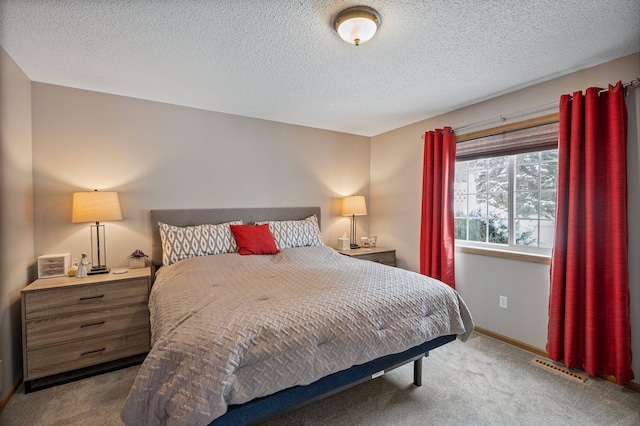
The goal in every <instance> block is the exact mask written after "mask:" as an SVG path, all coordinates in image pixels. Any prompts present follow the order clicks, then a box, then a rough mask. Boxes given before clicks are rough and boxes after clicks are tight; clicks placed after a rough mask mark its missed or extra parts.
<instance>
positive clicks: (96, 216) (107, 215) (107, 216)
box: [71, 190, 122, 275]
mask: <svg viewBox="0 0 640 426" xmlns="http://www.w3.org/2000/svg"><path fill="white" fill-rule="evenodd" d="M107 220H122V212H121V211H120V200H119V198H118V193H117V192H106V191H105V192H101V191H98V190H95V191H86V192H74V193H73V209H72V213H71V222H72V223H82V222H95V223H96V224H95V225H91V270H90V271H88V272H87V274H88V275H95V274H106V273H108V272H109V268H107V266H106V264H107V246H106V241H105V232H104V225H101V224H100V222H104V221H107ZM94 228H95V240H94Z"/></svg>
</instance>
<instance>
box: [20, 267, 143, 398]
mask: <svg viewBox="0 0 640 426" xmlns="http://www.w3.org/2000/svg"><path fill="white" fill-rule="evenodd" d="M150 288H151V268H140V269H135V270H133V271H131V272H130V273H129V274H126V275H124V276H123V275H113V274H100V275H92V276H88V277H86V278H75V277H74V278H69V277H59V278H48V279H38V280H36V281H34V282H33V283H31V284H30V285H28V286H27V287H25V288H24V289H22V291H21V297H22V346H23V348H22V349H23V352H22V353H23V371H24V382H25V392H30V391H31V390H32V385H35V386H34V387H33V389H35V388H36V387H37V388H39V387H46V386H48V385H50V384H53V383H56V382H59V381H64V380H68V379H69V378H73V377H74V376H82V375H86V374H87V373H92V372H95V371H102V370H104V369H108V368H113V367H116V364H117V363H115V362H113V361H116V360H122V361H121V363H123V364H124V365H130V364H132V363H134V362H135V361H140V360H141V359H138V358H140V357H136V359H134V358H133V357H134V356H136V355H140V354H146V353H147V352H149V349H150V330H149V308H148V306H147V302H148V299H149V291H150ZM86 367H92V368H91V369H87V368H86ZM79 369H82V370H79ZM74 370H75V371H74ZM88 370H91V371H88ZM72 371H73V372H74V373H69V372H72ZM61 373H67V374H64V375H63V374H61Z"/></svg>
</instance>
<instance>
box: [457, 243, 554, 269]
mask: <svg viewBox="0 0 640 426" xmlns="http://www.w3.org/2000/svg"><path fill="white" fill-rule="evenodd" d="M456 251H458V252H461V253H470V254H478V255H480V256H490V257H499V258H501V259H509V260H518V261H521V262H531V263H540V264H542V265H551V256H545V255H540V254H532V253H518V252H515V251H508V250H498V249H493V248H484V247H482V248H481V247H468V246H456Z"/></svg>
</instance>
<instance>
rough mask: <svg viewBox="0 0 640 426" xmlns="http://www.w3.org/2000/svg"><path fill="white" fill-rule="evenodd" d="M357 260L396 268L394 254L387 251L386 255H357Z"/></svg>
mask: <svg viewBox="0 0 640 426" xmlns="http://www.w3.org/2000/svg"><path fill="white" fill-rule="evenodd" d="M357 258H358V259H362V260H369V261H371V262H377V263H382V264H385V265H390V266H396V253H395V252H393V251H389V252H386V253H371V254H359V255H358V256H357Z"/></svg>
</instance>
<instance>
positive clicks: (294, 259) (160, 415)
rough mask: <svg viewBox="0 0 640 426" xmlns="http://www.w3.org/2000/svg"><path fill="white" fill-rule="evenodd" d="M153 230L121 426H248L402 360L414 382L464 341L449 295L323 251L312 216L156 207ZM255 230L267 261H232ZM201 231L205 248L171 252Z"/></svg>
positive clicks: (458, 309) (463, 325)
mask: <svg viewBox="0 0 640 426" xmlns="http://www.w3.org/2000/svg"><path fill="white" fill-rule="evenodd" d="M240 223H242V224H244V225H241V224H240ZM151 224H152V261H153V263H154V264H160V263H162V264H163V265H164V266H162V268H160V269H159V270H158V272H157V273H156V280H155V283H154V286H153V288H152V292H151V295H150V299H149V308H150V313H151V331H152V349H151V352H150V353H149V355H148V356H147V358H146V359H145V361H144V363H143V364H142V366H141V368H140V370H139V372H138V375H137V377H136V379H135V382H134V385H133V387H132V389H131V392H130V394H129V396H128V398H127V400H126V402H125V405H124V406H123V409H122V413H121V417H122V420H123V421H124V422H125V424H127V425H133V424H136V425H140V424H149V425H152V424H202V425H206V424H211V425H217V426H219V425H231V424H233V425H238V424H249V423H252V422H256V421H258V420H260V419H264V418H267V417H268V416H271V415H273V414H274V413H279V412H282V411H285V410H288V409H292V408H296V407H299V406H301V405H304V404H307V403H309V402H313V401H315V400H318V399H320V398H323V397H325V396H328V395H331V394H334V393H335V392H338V391H340V390H343V389H346V388H348V387H350V386H353V385H356V384H358V383H361V382H364V381H366V380H370V379H371V378H373V377H377V376H379V375H381V374H383V373H384V372H385V371H389V370H390V369H393V368H395V367H397V366H400V365H403V364H405V363H407V362H412V361H413V362H414V383H415V384H416V385H420V384H421V377H422V370H421V365H422V364H421V360H422V358H423V357H424V356H425V355H426V354H428V352H429V351H430V350H432V349H434V348H437V347H438V346H441V345H443V344H446V343H448V342H450V341H452V340H455V339H456V338H459V339H461V340H466V339H467V338H468V336H469V335H470V333H471V331H472V330H473V321H472V319H471V315H470V314H469V311H468V309H467V307H466V306H465V304H464V301H463V300H462V299H461V298H460V296H459V295H458V294H457V293H456V292H455V291H454V290H452V289H451V288H450V287H448V286H446V285H444V284H442V283H441V282H439V281H437V280H433V279H431V278H428V277H425V276H422V275H419V274H416V273H413V272H409V271H405V270H402V269H399V268H393V267H390V266H385V265H380V264H377V263H374V262H368V261H363V260H358V259H352V258H350V257H348V256H343V255H340V254H339V253H337V252H336V251H335V250H333V249H331V248H330V247H327V246H325V245H323V244H322V241H321V239H320V238H321V237H320V233H319V229H320V209H319V208H318V207H304V208H268V209H195V210H154V211H152V212H151ZM210 224H214V225H215V227H209V225H210ZM247 224H251V225H254V224H256V225H261V226H251V227H248V226H246V225H247ZM265 227H266V229H268V230H269V231H268V232H269V235H272V236H273V238H272V239H273V242H274V243H275V245H276V251H277V252H275V253H272V254H267V255H241V254H240V253H242V252H243V250H245V251H246V250H248V249H251V250H253V248H252V246H251V243H252V241H247V240H246V238H245V237H244V236H243V234H242V233H239V231H242V232H245V231H250V232H251V233H253V232H254V231H258V228H261V230H260V232H262V231H264V229H265ZM194 229H197V230H198V231H193V230H194ZM202 229H205V230H206V231H202ZM176 230H177V231H176ZM229 230H231V231H232V232H231V235H232V236H234V237H236V238H232V239H229ZM201 231H202V232H204V233H205V234H206V237H207V241H209V242H211V244H210V245H211V247H208V248H207V247H205V246H206V244H205V243H202V244H198V245H197V249H195V252H192V253H186V255H185V253H182V252H183V251H184V250H183V248H184V247H183V246H184V244H182V241H183V240H184V239H185V238H193V235H194V232H196V233H198V232H201ZM171 232H174V234H172V233H171ZM175 232H179V234H175ZM176 235H179V236H180V237H179V238H178V237H176ZM201 237H202V235H200V234H198V238H201ZM252 238H253V237H252ZM172 239H173V240H175V241H173V243H174V246H173V248H172V247H171V245H170V244H168V243H167V241H170V240H172ZM236 240H237V241H236ZM249 240H251V239H249ZM163 242H164V245H163ZM194 246H196V245H194ZM213 246H217V248H215V247H213ZM172 250H173V251H172ZM216 250H217V251H216ZM269 250H271V248H270V249H269ZM187 251H188V250H187ZM238 251H239V252H240V253H239V252H238ZM196 252H197V253H196ZM214 252H215V254H214ZM160 259H162V262H160Z"/></svg>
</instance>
